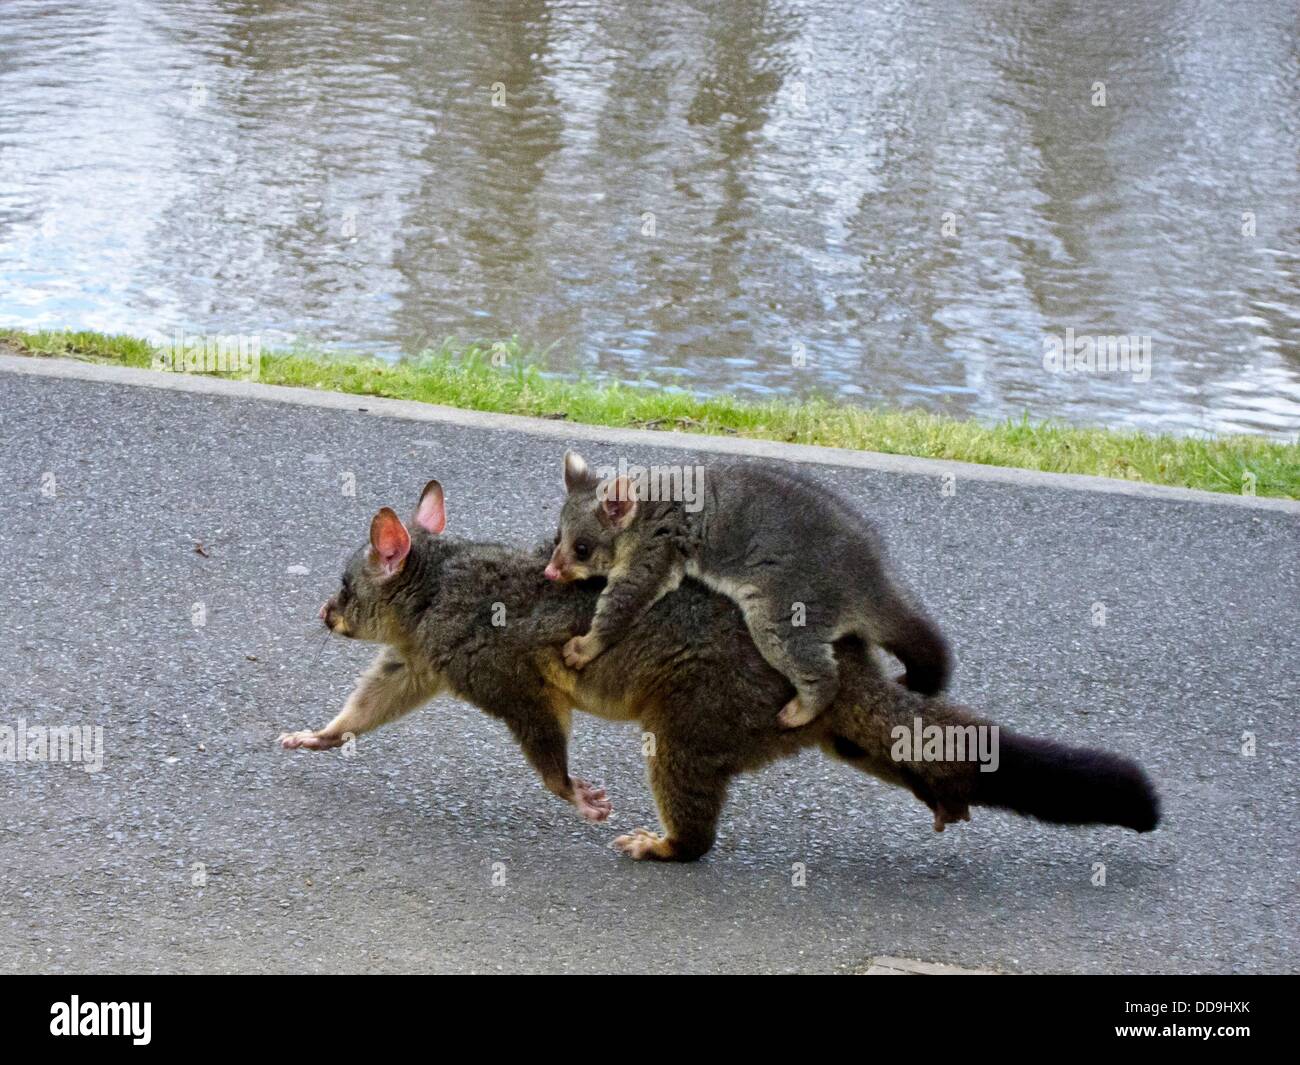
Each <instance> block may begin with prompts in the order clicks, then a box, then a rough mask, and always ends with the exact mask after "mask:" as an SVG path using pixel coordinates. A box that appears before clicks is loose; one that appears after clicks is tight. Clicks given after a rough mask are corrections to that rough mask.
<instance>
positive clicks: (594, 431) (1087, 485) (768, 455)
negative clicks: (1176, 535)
mask: <svg viewBox="0 0 1300 1065" xmlns="http://www.w3.org/2000/svg"><path fill="white" fill-rule="evenodd" d="M0 372H4V373H13V374H21V375H24V376H28V377H50V378H55V379H58V380H72V381H88V382H93V383H98V384H116V385H133V386H136V387H140V388H154V389H160V390H162V391H168V392H190V393H195V394H198V395H206V396H225V397H228V398H234V399H254V400H261V401H263V402H271V403H289V404H294V405H297V406H306V407H321V408H324V409H326V410H341V411H352V412H357V411H359V410H360V411H362V412H364V413H366V414H369V415H372V416H375V417H380V418H396V419H400V420H402V421H416V422H429V423H435V424H444V425H457V426H462V427H466V428H475V429H501V430H509V431H511V432H518V433H526V434H529V435H532V436H538V437H545V438H547V439H552V440H556V439H563V440H575V439H577V440H591V441H593V442H598V443H605V444H627V445H629V446H633V447H664V448H678V449H682V450H688V451H696V452H710V453H713V454H724V455H738V456H744V457H749V458H765V459H775V460H780V461H784V462H798V463H810V464H813V465H819V466H841V467H846V468H850V469H865V470H877V471H880V472H883V473H897V474H903V475H907V476H913V477H931V478H943V477H945V476H953V477H956V478H959V479H965V480H971V481H987V482H992V483H996V484H1010V485H1019V486H1023V487H1034V488H1051V489H1057V490H1067V491H1077V492H1100V493H1104V494H1110V495H1120V496H1130V497H1138V498H1144V499H1160V500H1165V501H1170V502H1185V503H1212V504H1218V505H1219V506H1236V507H1247V508H1251V509H1256V510H1272V511H1281V512H1283V513H1288V514H1300V500H1295V499H1280V498H1275V497H1268V496H1244V495H1243V496H1238V495H1229V494H1227V493H1225V492H1206V491H1204V490H1202V489H1199V488H1176V487H1172V486H1169V485H1157V484H1146V483H1144V482H1140V481H1121V480H1118V479H1116V478H1112V477H1097V476H1093V475H1091V474H1079V473H1049V472H1046V471H1043V470H1021V469H1015V468H1013V467H1008V466H984V465H980V464H979V463H972V462H958V461H956V460H954V459H930V458H917V457H914V456H911V455H888V454H885V453H883V452H879V451H855V450H851V449H849V448H837V447H822V446H819V445H814V444H786V443H781V442H780V441H776V440H747V439H739V438H736V437H728V436H706V435H702V434H694V433H678V432H670V431H660V430H654V429H615V428H610V427H608V426H601V425H583V424H581V423H578V422H569V421H564V420H558V419H556V420H551V419H547V418H530V417H527V416H525V415H521V414H496V413H492V412H488V411H475V410H462V409H461V408H459V407H444V406H439V405H438V404H434V403H420V402H418V401H416V400H409V399H388V398H385V397H381V396H363V395H357V394H355V393H351V392H331V391H326V390H317V389H311V388H291V387H289V386H286V385H266V384H261V383H260V382H256V381H243V380H231V379H226V378H219V377H210V376H200V375H194V374H183V373H167V372H163V371H159V370H145V369H139V368H136V367H130V366H111V365H108V364H105V363H97V362H81V361H79V360H76V359H63V358H54V357H48V356H39V355H8V354H3V353H0Z"/></svg>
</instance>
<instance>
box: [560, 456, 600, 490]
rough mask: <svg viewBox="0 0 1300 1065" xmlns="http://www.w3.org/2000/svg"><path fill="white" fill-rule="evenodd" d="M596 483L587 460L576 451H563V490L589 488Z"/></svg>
mask: <svg viewBox="0 0 1300 1065" xmlns="http://www.w3.org/2000/svg"><path fill="white" fill-rule="evenodd" d="M595 483H596V477H595V475H594V474H593V473H592V472H591V467H590V466H588V465H587V460H586V459H584V458H583V457H582V456H581V455H579V454H578V453H577V452H576V451H566V452H565V453H564V490H565V491H566V492H575V491H577V490H578V489H579V488H590V487H591V486H592V485H593V484H595Z"/></svg>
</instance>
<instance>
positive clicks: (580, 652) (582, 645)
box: [564, 636, 600, 669]
mask: <svg viewBox="0 0 1300 1065" xmlns="http://www.w3.org/2000/svg"><path fill="white" fill-rule="evenodd" d="M598 654H600V643H599V641H597V640H596V638H595V637H594V636H575V637H574V638H573V639H572V640H570V641H569V642H568V643H566V644H565V645H564V664H565V665H566V666H568V667H569V668H570V669H581V668H582V667H583V666H585V665H586V664H587V663H588V662H590V661H591V660H592V659H593V658H595V657H596V656H597V655H598Z"/></svg>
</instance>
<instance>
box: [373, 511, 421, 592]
mask: <svg viewBox="0 0 1300 1065" xmlns="http://www.w3.org/2000/svg"><path fill="white" fill-rule="evenodd" d="M410 550H411V537H410V535H409V534H408V533H407V531H406V526H405V525H403V524H402V519H401V518H399V517H398V516H397V515H396V514H394V513H393V512H392V511H391V510H390V509H389V508H388V507H384V508H383V509H382V510H381V511H380V512H379V513H378V514H376V515H375V516H374V519H373V520H372V521H371V522H370V561H371V563H372V564H374V565H376V566H378V567H379V568H380V570H381V571H382V572H383V574H384V576H385V577H391V576H392V575H393V574H394V573H396V572H397V571H398V570H400V569H401V568H402V565H403V564H404V563H405V562H406V556H407V554H408V553H409V552H410Z"/></svg>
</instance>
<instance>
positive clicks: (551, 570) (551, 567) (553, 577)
mask: <svg viewBox="0 0 1300 1065" xmlns="http://www.w3.org/2000/svg"><path fill="white" fill-rule="evenodd" d="M542 576H543V577H545V578H546V579H547V580H548V581H558V580H559V579H560V571H559V570H558V569H556V568H555V563H554V562H548V563H547V564H546V569H544V570H542Z"/></svg>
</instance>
